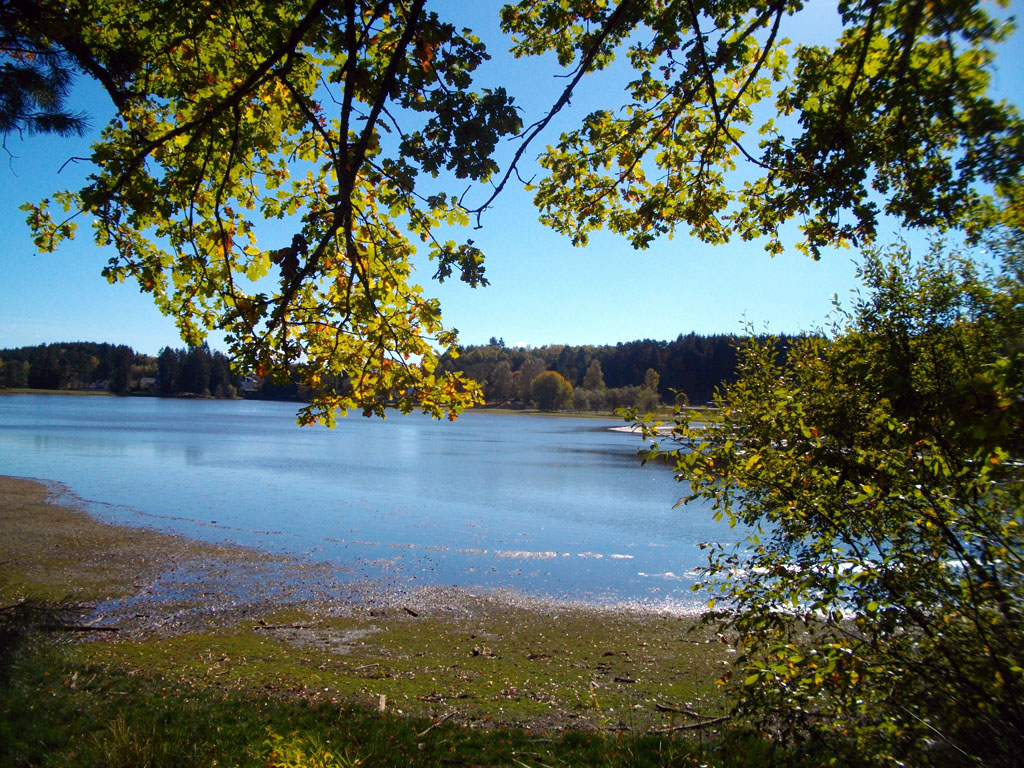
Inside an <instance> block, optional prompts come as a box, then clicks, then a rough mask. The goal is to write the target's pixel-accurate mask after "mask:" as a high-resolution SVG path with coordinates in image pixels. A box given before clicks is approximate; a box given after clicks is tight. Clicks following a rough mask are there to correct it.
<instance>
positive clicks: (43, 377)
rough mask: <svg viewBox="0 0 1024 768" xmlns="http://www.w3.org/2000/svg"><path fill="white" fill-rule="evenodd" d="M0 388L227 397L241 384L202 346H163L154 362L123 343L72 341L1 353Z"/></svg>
mask: <svg viewBox="0 0 1024 768" xmlns="http://www.w3.org/2000/svg"><path fill="white" fill-rule="evenodd" d="M0 387H5V388H9V389H20V388H28V389H46V390H68V391H83V390H85V391H90V390H91V391H108V392H113V393H114V394H128V393H130V392H152V393H158V394H161V395H185V394H189V395H195V396H204V397H221V398H230V397H236V396H237V395H238V394H239V393H240V392H242V391H243V389H245V388H246V379H245V377H244V376H242V375H240V374H238V373H233V372H232V371H231V366H230V363H229V361H228V359H227V357H226V356H225V355H224V353H222V352H217V351H213V352H211V351H210V348H209V347H208V346H207V345H206V344H202V345H200V346H198V347H191V348H189V349H172V348H170V347H165V348H164V349H163V350H161V352H160V354H159V355H158V356H157V357H153V356H152V355H146V354H142V353H140V352H135V351H134V350H133V349H132V348H131V347H128V346H125V345H123V344H98V343H95V342H87V341H76V342H62V343H57V344H39V345H37V346H29V347H19V348H17V349H3V350H0Z"/></svg>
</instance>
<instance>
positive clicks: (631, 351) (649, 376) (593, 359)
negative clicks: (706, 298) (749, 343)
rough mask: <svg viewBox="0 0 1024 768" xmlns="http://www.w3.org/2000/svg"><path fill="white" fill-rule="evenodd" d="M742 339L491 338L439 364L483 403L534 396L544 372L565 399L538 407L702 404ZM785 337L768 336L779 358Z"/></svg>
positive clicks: (729, 369) (725, 374)
mask: <svg viewBox="0 0 1024 768" xmlns="http://www.w3.org/2000/svg"><path fill="white" fill-rule="evenodd" d="M741 341H742V339H740V338H739V337H737V336H732V335H726V334H713V335H709V336H703V335H698V334H696V333H689V334H686V335H683V334H680V335H679V336H678V337H677V338H676V339H675V340H673V341H653V340H651V339H642V340H637V341H629V342H619V343H618V344H614V345H600V346H592V345H583V346H570V345H566V344H552V345H549V346H544V347H537V348H529V347H507V346H506V345H505V343H504V341H503V340H502V339H497V338H494V337H492V338H491V339H490V342H489V343H488V344H486V345H469V346H465V347H460V348H459V350H457V354H456V355H452V354H446V355H444V356H442V358H441V366H442V367H443V369H444V370H446V371H451V372H461V373H463V374H465V376H466V377H467V378H469V379H472V380H474V381H477V382H479V383H480V384H481V385H482V386H483V388H484V398H485V402H486V403H487V404H488V405H518V406H524V405H527V404H530V403H531V402H537V398H536V397H535V396H534V393H533V391H532V385H533V382H534V380H535V379H536V378H537V376H538V375H540V374H542V373H544V372H546V371H554V372H556V373H558V374H559V375H560V376H561V377H562V378H563V379H564V380H565V381H566V382H567V384H568V385H569V386H570V387H571V391H570V392H568V396H569V397H570V398H571V400H570V402H569V403H562V406H563V407H561V408H549V407H544V405H543V404H540V403H538V405H540V407H541V408H542V409H544V410H567V409H569V408H571V409H572V410H575V411H587V410H591V411H612V410H615V409H616V408H625V407H637V408H638V409H640V410H653V409H654V408H656V407H657V406H658V405H659V404H662V403H667V404H674V403H679V404H695V405H697V404H703V403H707V402H709V401H710V400H711V399H712V397H713V396H714V393H715V391H716V389H718V388H719V387H720V386H721V385H723V384H729V383H731V382H732V381H733V380H734V379H735V375H736V350H737V346H738V345H739V344H740V343H741ZM793 341H794V339H793V337H787V336H782V337H779V338H778V339H777V341H776V345H777V349H778V351H779V354H780V356H781V357H783V358H784V356H785V352H786V350H787V349H788V348H789V346H790V345H791V344H792V343H793Z"/></svg>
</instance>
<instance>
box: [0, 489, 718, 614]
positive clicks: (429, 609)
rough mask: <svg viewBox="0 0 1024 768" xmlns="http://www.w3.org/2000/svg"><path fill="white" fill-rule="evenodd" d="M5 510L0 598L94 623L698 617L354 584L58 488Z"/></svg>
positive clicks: (451, 589)
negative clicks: (289, 612)
mask: <svg viewBox="0 0 1024 768" xmlns="http://www.w3.org/2000/svg"><path fill="white" fill-rule="evenodd" d="M0 501H2V508H3V511H2V513H0V523H2V524H3V527H4V530H5V532H6V534H7V535H6V536H5V537H4V539H3V540H2V541H0V594H2V592H3V591H7V589H5V586H10V585H12V584H13V585H19V584H20V585H23V586H24V587H25V588H26V589H29V590H30V591H34V592H38V593H40V594H42V595H44V596H47V597H56V598H58V599H63V598H65V597H74V596H76V595H81V596H82V597H83V599H84V600H85V601H87V602H89V603H95V604H96V606H97V611H98V614H99V615H98V616H97V617H96V618H95V620H96V622H97V624H105V623H106V624H109V623H111V622H115V621H118V620H121V619H123V617H124V615H126V614H127V613H131V612H135V613H138V612H139V611H140V610H141V609H143V608H144V609H145V610H146V611H147V612H148V614H154V615H155V614H159V613H168V612H171V613H174V614H176V615H177V616H178V621H179V622H180V621H181V616H182V615H184V614H186V613H188V612H190V611H191V612H194V613H204V614H206V615H207V617H208V618H209V617H211V616H215V615H218V614H225V616H224V618H225V619H226V620H227V619H228V618H229V616H228V615H227V614H235V613H244V612H245V610H246V609H255V607H256V606H260V607H263V608H265V607H267V606H271V605H272V606H276V607H279V608H280V607H305V608H309V609H312V610H315V611H318V612H323V611H331V612H332V613H334V614H335V615H342V614H345V615H348V614H352V613H359V612H361V611H367V610H368V611H371V612H372V611H378V610H396V609H398V610H411V611H413V612H415V613H416V614H423V615H442V614H445V615H451V614H461V615H472V614H474V613H476V612H478V611H480V610H484V612H485V613H486V612H488V611H490V610H491V609H492V608H493V607H494V606H495V605H497V606H504V607H506V608H509V609H513V610H520V609H522V610H527V611H530V612H534V613H538V614H546V615H550V614H554V613H559V612H562V613H565V612H573V613H586V614H591V615H593V616H595V617H597V616H612V615H618V616H627V615H632V616H637V617H643V616H650V617H656V616H671V617H674V618H687V619H692V618H695V617H696V616H697V615H698V614H699V613H700V612H699V611H696V610H694V609H693V608H690V607H682V606H673V607H668V606H658V605H648V604H644V603H640V602H632V603H631V602H619V603H607V604H605V603H594V602H588V601H585V600H560V599H557V598H552V597H546V596H537V595H529V594H527V593H523V592H519V591H516V590H514V589H500V588H499V589H486V588H471V587H461V586H442V585H397V584H395V583H388V582H385V581H384V580H381V579H366V578H352V577H351V576H350V575H349V574H350V573H351V571H349V569H348V568H346V566H345V565H343V564H332V563H326V562H314V561H308V560H304V559H302V558H299V557H295V556H292V555H278V554H273V553H270V552H266V551H263V550H260V549H259V548H256V547H248V546H243V545H233V544H214V543H210V542H205V541H201V540H198V539H192V538H189V537H187V536H183V535H181V534H175V533H165V532H163V531H159V530H156V529H154V528H150V527H146V526H144V525H130V524H123V523H121V524H119V523H111V522H106V521H104V520H100V519H98V518H96V517H95V516H93V515H92V514H91V513H90V512H89V511H87V509H85V505H86V504H88V503H89V502H88V501H86V500H84V499H80V498H79V497H78V496H77V495H76V494H75V493H74V492H73V491H71V490H70V489H69V488H68V487H67V486H65V485H64V484H63V483H61V482H59V481H54V480H44V479H39V478H27V477H11V476H6V475H0ZM26 509H27V510H29V511H30V513H31V516H32V518H33V519H32V520H31V521H30V520H29V519H28V518H27V517H26V515H25V511H26ZM8 570H11V571H13V572H14V573H12V574H9V573H8ZM12 576H13V579H12ZM62 592H63V593H64V594H62ZM148 614H147V615H148ZM129 623H131V624H137V623H138V622H129ZM204 623H209V622H204ZM139 629H140V630H141V628H139Z"/></svg>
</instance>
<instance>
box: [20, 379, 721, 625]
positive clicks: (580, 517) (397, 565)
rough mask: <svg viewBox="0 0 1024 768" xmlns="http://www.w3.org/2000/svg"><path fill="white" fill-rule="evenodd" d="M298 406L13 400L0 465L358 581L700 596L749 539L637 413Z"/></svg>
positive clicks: (165, 526) (107, 515) (658, 597)
mask: <svg viewBox="0 0 1024 768" xmlns="http://www.w3.org/2000/svg"><path fill="white" fill-rule="evenodd" d="M295 410H296V406H295V405H294V404H287V403H265V402H244V401H188V400H161V399H155V398H108V397H60V396H16V397H0V474H8V475H16V476H22V477H33V478H40V479H45V480H54V481H59V482H60V483H63V484H65V485H66V486H67V487H68V488H69V489H70V490H71V491H72V492H73V493H74V494H76V495H77V496H79V497H81V498H82V499H84V500H85V502H86V503H87V505H88V508H89V510H90V511H91V512H92V513H93V514H95V515H96V516H98V517H99V518H101V519H104V520H108V521H112V522H117V523H124V524H132V525H145V526H149V527H155V528H158V529H161V530H167V531H172V532H175V533H181V534H185V535H187V536H190V537H193V538H197V539H202V540H207V541H215V542H232V543H238V544H243V545H249V546H256V547H260V548H262V549H265V550H269V551H273V552H278V553H287V554H293V555H298V556H302V557H308V558H311V559H313V560H316V561H327V562H330V563H333V564H336V565H340V566H344V567H346V568H348V569H351V574H352V575H353V577H359V578H362V577H372V578H384V579H388V580H389V581H395V582H400V583H409V584H421V583H426V584H441V585H458V586H467V587H484V588H492V587H506V588H512V589H517V590H520V591H523V592H526V593H530V594H534V595H542V596H550V597H556V598H570V599H579V600H587V601H596V602H620V601H626V602H633V601H638V602H644V603H655V604H667V605H680V604H682V605H686V604H690V603H692V602H693V597H692V596H691V594H690V591H689V585H690V584H691V583H692V581H693V573H692V571H693V569H694V568H696V567H697V566H699V565H700V564H702V563H703V555H702V554H701V551H700V549H699V547H698V543H699V542H701V541H708V540H712V539H715V538H717V537H725V538H729V539H735V538H736V536H735V534H734V533H732V532H730V531H729V530H728V529H727V528H724V527H723V526H721V525H719V524H717V523H714V522H713V521H712V520H711V514H710V512H709V511H708V510H707V509H704V508H696V507H694V506H692V505H691V506H688V507H687V508H686V509H673V504H674V503H675V501H676V500H677V499H678V498H679V496H680V495H681V492H682V491H684V490H685V489H684V488H681V487H680V486H679V485H677V484H676V483H675V482H673V480H672V476H671V474H670V473H669V472H668V471H667V470H666V469H665V468H663V467H653V466H651V467H641V466H640V465H639V462H638V461H637V459H636V449H637V447H638V446H639V444H640V442H639V438H637V437H636V436H634V435H631V434H626V433H621V432H614V431H611V430H610V429H609V428H610V427H612V426H617V425H618V426H621V422H615V421H597V420H592V419H569V418H553V419H546V418H537V417H529V416H508V415H500V414H487V413H469V414H464V415H463V416H461V417H460V418H459V420H458V421H457V422H455V423H449V422H436V421H432V420H430V419H428V418H426V417H423V416H419V415H416V416H394V417H389V418H388V419H387V420H386V421H380V420H371V419H363V418H361V417H358V416H356V417H350V418H349V419H344V420H341V421H340V423H339V425H338V427H337V428H336V429H335V430H334V431H328V430H325V429H320V428H299V427H297V426H296V425H295Z"/></svg>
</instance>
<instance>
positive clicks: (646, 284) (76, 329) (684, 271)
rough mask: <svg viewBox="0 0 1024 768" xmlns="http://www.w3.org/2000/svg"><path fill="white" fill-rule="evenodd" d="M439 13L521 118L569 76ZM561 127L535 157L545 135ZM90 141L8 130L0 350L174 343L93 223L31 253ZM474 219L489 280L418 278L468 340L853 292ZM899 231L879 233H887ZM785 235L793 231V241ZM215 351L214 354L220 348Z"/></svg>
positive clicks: (786, 305)
mask: <svg viewBox="0 0 1024 768" xmlns="http://www.w3.org/2000/svg"><path fill="white" fill-rule="evenodd" d="M432 5H435V4H432ZM436 5H437V7H438V10H439V12H440V13H441V14H442V15H449V14H451V16H452V18H454V19H455V20H456V22H459V23H465V24H467V25H468V26H470V27H472V28H473V29H474V31H476V32H477V34H478V35H479V36H480V37H481V38H482V39H484V40H485V42H487V43H488V48H489V50H490V51H491V52H492V54H493V55H494V57H495V58H494V60H493V61H492V62H490V63H489V64H488V65H487V66H488V69H487V70H486V71H485V72H483V73H481V78H482V79H484V80H486V79H491V80H492V81H493V82H494V83H499V82H500V83H502V84H505V85H506V87H507V88H508V89H509V91H510V92H511V93H513V95H515V96H516V97H517V103H518V104H520V105H521V106H522V107H523V108H524V109H525V110H526V111H527V120H526V122H527V123H529V122H532V120H533V119H536V117H538V116H539V115H540V112H541V110H542V109H543V108H544V107H545V106H546V105H548V104H550V103H551V102H552V101H553V94H557V93H558V92H559V91H560V89H561V88H562V87H563V84H564V81H563V80H558V79H555V78H554V77H552V75H553V73H555V72H556V71H557V70H556V67H555V66H553V64H552V62H551V61H550V60H548V61H545V60H537V61H529V62H513V61H512V60H511V58H510V57H507V56H505V55H502V52H501V49H502V45H501V43H502V41H501V40H500V36H499V34H498V32H497V24H496V13H497V9H498V7H500V5H501V3H499V2H493V3H491V2H473V1H472V0H440V2H437V3H436ZM829 5H830V4H829ZM1017 5H1018V3H1014V4H1013V5H1012V6H1011V11H1012V10H1014V9H1015V7H1016V6H1017ZM818 7H824V6H818ZM830 21H831V20H830V19H827V18H826V19H823V18H821V17H820V16H819V17H818V18H815V19H811V20H809V21H808V24H807V26H806V30H807V34H808V35H811V33H812V31H813V34H814V36H816V37H820V36H822V34H824V33H826V32H827V30H828V29H829V23H830ZM1021 48H1022V45H1021V34H1020V33H1018V34H1017V35H1016V36H1015V37H1014V39H1013V40H1012V41H1011V42H1010V43H1008V44H1007V45H1004V46H1003V48H1002V49H1001V53H1000V59H999V62H998V70H997V72H996V73H995V76H994V83H995V86H996V88H997V93H998V94H999V95H1000V96H1002V97H1003V98H1008V99H1010V100H1013V101H1016V102H1018V103H1020V98H1019V92H1020V86H1021V80H1020V72H1021V66H1022V64H1024V55H1022V50H1021ZM613 78H614V75H613ZM485 84H486V83H485ZM609 93H610V94H611V95H610V96H609V95H608V94H609ZM619 93H620V92H619V91H617V90H615V89H614V88H610V87H609V85H608V83H607V81H601V82H598V81H593V82H591V84H589V85H587V86H586V87H585V88H584V89H583V90H581V91H580V92H579V93H578V94H577V95H576V96H575V97H574V99H573V110H572V112H571V113H569V114H567V115H565V116H564V117H563V118H562V120H561V123H560V125H562V126H567V125H569V124H570V123H571V121H572V120H573V119H574V118H578V117H579V116H580V115H584V114H586V113H587V112H589V111H590V110H592V109H594V108H597V107H598V106H605V105H608V104H609V103H611V102H612V101H614V100H615V99H618V98H619ZM74 98H75V102H76V103H77V104H78V105H79V106H80V107H81V108H83V109H85V110H86V111H87V112H89V113H90V115H91V116H92V118H93V124H94V125H95V126H96V127H97V128H99V127H101V126H102V125H103V123H104V122H105V119H106V116H107V115H108V114H109V105H108V102H107V101H106V99H105V97H104V96H103V94H102V92H101V91H100V89H99V88H97V87H96V86H95V85H94V84H93V83H91V82H89V81H87V80H85V79H81V80H79V82H78V83H77V85H76V88H75V92H74ZM557 132H558V127H557V126H556V127H555V129H554V130H552V131H550V132H549V133H548V134H547V135H546V136H545V137H543V138H542V141H541V143H539V144H538V145H537V148H538V149H539V148H540V147H542V146H543V144H544V143H551V142H554V141H555V140H556V139H557ZM91 140H92V139H91V138H90V137H86V139H85V140H70V139H53V138H42V137H25V138H23V139H22V138H18V137H8V141H7V152H6V153H4V152H2V151H0V348H3V347H17V346H22V345H29V344H39V343H44V342H56V341H75V340H82V341H99V342H104V341H105V342H112V343H119V344H128V345H130V346H132V347H133V348H135V349H136V350H137V351H140V352H146V353H149V354H155V353H157V352H158V351H159V349H160V348H161V347H164V346H168V345H169V346H182V342H181V341H180V339H179V338H178V335H177V332H176V329H175V327H174V324H173V322H172V321H171V320H170V319H169V318H166V317H164V316H163V315H161V314H160V312H159V311H158V310H157V309H156V308H155V307H154V306H153V304H152V301H151V299H150V298H149V297H148V296H147V295H144V294H141V293H140V292H139V290H138V288H137V287H135V285H134V284H131V283H126V284H124V285H109V284H107V282H106V281H105V280H104V279H103V278H102V277H101V275H100V270H101V269H102V268H103V265H104V264H105V262H106V260H107V259H108V258H109V254H108V253H106V252H104V251H103V250H101V249H99V248H97V247H96V246H95V245H94V244H93V243H92V239H91V234H90V232H89V227H88V222H81V224H80V232H79V235H78V237H77V238H76V240H75V241H73V242H71V243H67V244H65V245H64V246H62V247H61V249H60V250H59V251H58V252H57V253H55V254H50V255H39V254H37V253H35V251H34V248H33V246H32V242H31V239H30V237H29V235H28V230H27V227H26V226H25V223H24V212H22V211H20V210H19V206H20V205H22V204H23V203H25V202H28V201H38V200H39V199H41V198H43V197H46V196H47V195H50V194H52V193H53V192H54V191H56V190H58V189H65V188H68V189H75V188H77V187H78V186H80V185H81V184H80V182H81V181H82V179H84V178H85V176H86V174H87V173H88V163H87V162H76V161H71V162H68V160H69V158H73V157H85V156H87V155H88V154H89V149H88V146H89V143H90V141H91ZM525 175H527V173H524V176H525ZM459 191H461V189H460V190H459ZM483 192H484V190H480V194H479V195H478V196H477V199H482V197H483ZM471 199H472V198H471ZM482 223H483V229H481V230H477V231H474V232H472V233H471V234H470V236H471V237H473V238H474V240H475V241H476V243H477V245H479V246H480V247H481V248H483V250H484V252H485V253H486V254H487V262H486V265H487V276H488V279H489V280H490V282H491V284H490V286H488V287H486V288H479V289H471V288H469V287H468V286H466V285H464V284H463V283H461V282H459V281H458V280H454V281H452V282H449V283H445V284H444V285H440V286H439V285H438V284H437V283H434V282H432V281H430V275H431V274H433V270H432V269H431V267H430V265H429V264H426V265H424V266H423V268H422V269H421V270H420V272H419V277H420V279H421V281H423V283H424V284H425V285H426V290H427V293H428V294H429V295H434V296H437V297H438V298H440V300H441V305H442V309H443V313H444V317H445V321H446V323H447V324H448V325H449V326H454V327H455V328H458V329H459V331H460V337H461V340H462V342H463V343H466V344H474V343H486V341H487V339H488V338H489V337H491V336H498V337H502V338H504V340H505V342H506V343H508V344H529V345H532V346H542V345H545V344H614V343H615V342H618V341H629V340H633V339H640V338H651V339H672V338H675V337H676V336H677V335H678V334H680V333H689V332H690V331H696V332H698V333H718V332H726V333H731V332H737V331H740V330H741V329H742V328H743V327H744V324H745V323H751V324H753V326H754V327H755V328H757V329H758V330H764V329H767V330H770V331H772V332H779V333H783V332H786V333H790V332H798V331H804V330H811V329H814V328H815V327H817V326H819V325H821V324H822V323H824V322H825V320H826V318H827V315H828V313H829V311H830V309H831V307H832V297H833V295H834V294H839V295H840V296H841V297H842V296H846V295H848V293H849V291H850V290H851V289H852V288H853V287H854V286H855V276H854V275H855V266H854V263H853V259H854V258H855V253H853V252H851V251H837V252H833V253H828V254H826V255H825V257H824V258H823V259H822V260H821V261H818V262H814V261H811V260H809V259H807V258H805V257H803V256H801V255H799V254H798V253H796V252H795V251H789V252H787V253H786V254H784V255H782V256H778V257H775V258H774V259H773V258H770V257H769V256H768V255H767V254H765V253H764V251H763V250H762V248H761V246H760V245H758V244H757V243H741V242H735V243H731V244H728V245H723V246H715V247H712V246H706V245H703V244H701V243H699V242H697V241H695V240H692V239H690V238H688V237H686V236H677V237H676V238H675V239H674V240H671V241H668V240H662V241H659V242H657V243H655V244H654V246H652V247H651V248H650V249H648V250H646V251H634V250H633V249H632V248H631V247H630V246H629V244H628V243H627V242H626V241H625V240H623V239H622V238H619V237H617V236H613V235H608V234H606V233H603V234H602V233H598V234H597V235H595V236H594V237H592V239H591V243H590V244H589V245H588V246H587V247H586V248H573V247H572V246H571V244H570V243H569V242H568V240H566V239H564V238H562V237H560V236H559V235H556V234H555V233H553V232H551V231H550V230H547V229H545V228H544V227H542V226H541V225H540V224H539V223H538V221H537V214H536V211H535V209H534V208H533V206H532V203H531V200H530V193H528V192H526V191H524V190H522V189H521V188H520V186H519V185H516V186H511V185H510V187H509V188H507V189H506V191H505V193H504V194H503V196H502V197H501V198H499V200H498V202H497V204H496V205H495V206H494V207H493V208H492V210H490V211H489V212H488V213H487V214H486V215H485V216H484V218H483V222H482ZM898 234H899V233H898V232H896V231H895V230H892V231H891V232H888V233H885V232H883V240H892V239H895V238H896V237H897V236H898ZM794 240H795V235H793V234H791V236H790V237H789V239H788V242H789V243H792V242H793V241H794ZM212 343H213V345H214V346H218V345H217V342H216V339H212Z"/></svg>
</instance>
